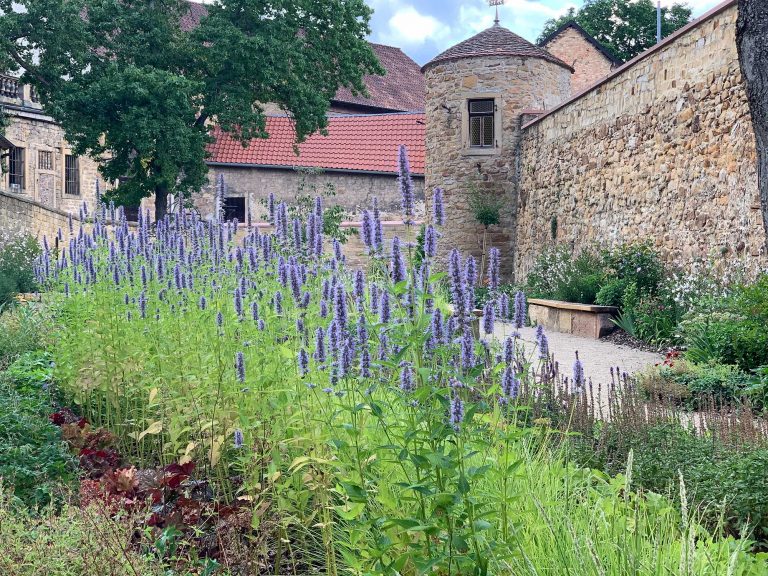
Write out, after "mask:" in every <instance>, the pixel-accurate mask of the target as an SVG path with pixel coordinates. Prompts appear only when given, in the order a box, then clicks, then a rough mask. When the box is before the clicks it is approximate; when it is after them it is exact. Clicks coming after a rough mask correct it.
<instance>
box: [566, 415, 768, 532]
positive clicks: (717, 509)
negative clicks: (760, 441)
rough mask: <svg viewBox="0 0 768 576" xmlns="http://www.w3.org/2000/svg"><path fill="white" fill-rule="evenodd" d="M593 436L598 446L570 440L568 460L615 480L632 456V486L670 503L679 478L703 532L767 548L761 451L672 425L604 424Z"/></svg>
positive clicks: (767, 453)
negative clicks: (745, 539) (739, 538)
mask: <svg viewBox="0 0 768 576" xmlns="http://www.w3.org/2000/svg"><path fill="white" fill-rule="evenodd" d="M599 436H600V440H599V442H598V441H597V440H596V439H594V438H593V439H590V438H589V437H574V438H572V439H571V440H570V441H569V446H570V448H569V450H570V455H571V457H572V458H573V459H575V460H576V461H577V462H578V463H580V464H582V465H586V466H590V467H594V468H598V469H600V470H602V471H603V472H605V473H606V474H610V475H615V474H621V473H622V472H624V471H625V469H626V465H627V459H628V457H629V452H630V451H632V454H633V458H632V481H633V484H635V485H636V486H639V487H642V488H644V489H645V490H650V491H652V492H656V493H659V494H664V495H667V496H669V497H670V498H671V499H672V500H676V498H675V496H676V495H677V494H678V493H679V486H680V479H679V475H680V474H682V476H683V480H684V481H685V484H686V491H687V493H688V497H689V500H690V502H689V506H690V507H691V508H697V509H698V510H699V513H700V514H701V519H702V521H703V523H704V524H705V525H706V526H707V527H708V528H709V529H712V530H714V529H717V528H719V527H722V528H723V529H724V530H725V531H726V533H729V534H732V535H742V536H744V537H749V536H750V535H751V536H752V537H753V538H754V539H755V540H757V541H759V542H761V544H760V545H761V547H766V545H768V483H766V482H765V471H766V470H768V449H767V448H762V447H746V446H743V447H741V448H738V449H735V448H734V447H732V446H726V445H725V444H722V443H720V442H718V441H713V439H712V438H707V437H701V436H698V435H696V434H694V433H692V432H691V431H689V430H687V429H685V428H683V427H682V426H681V425H680V424H678V423H673V422H669V423H665V424H657V425H654V426H650V427H648V428H646V429H627V428H621V427H618V426H615V425H612V424H605V426H604V428H603V429H602V430H601V431H600V433H599Z"/></svg>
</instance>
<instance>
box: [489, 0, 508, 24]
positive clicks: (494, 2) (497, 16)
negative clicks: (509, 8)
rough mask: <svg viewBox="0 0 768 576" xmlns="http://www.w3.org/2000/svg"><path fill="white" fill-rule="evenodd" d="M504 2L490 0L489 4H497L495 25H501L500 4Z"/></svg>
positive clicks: (502, 0) (501, 0)
mask: <svg viewBox="0 0 768 576" xmlns="http://www.w3.org/2000/svg"><path fill="white" fill-rule="evenodd" d="M503 4H504V0H488V6H496V20H494V21H493V24H494V25H495V26H498V25H499V6H502V5H503Z"/></svg>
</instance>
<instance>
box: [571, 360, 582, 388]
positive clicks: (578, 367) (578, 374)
mask: <svg viewBox="0 0 768 576" xmlns="http://www.w3.org/2000/svg"><path fill="white" fill-rule="evenodd" d="M573 385H574V387H576V388H581V387H583V386H584V365H583V364H582V363H581V360H579V353H578V351H577V352H576V360H575V361H574V363H573Z"/></svg>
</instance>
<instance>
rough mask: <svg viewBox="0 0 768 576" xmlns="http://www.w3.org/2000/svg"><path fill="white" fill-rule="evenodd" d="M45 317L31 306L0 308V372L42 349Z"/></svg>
mask: <svg viewBox="0 0 768 576" xmlns="http://www.w3.org/2000/svg"><path fill="white" fill-rule="evenodd" d="M45 327H46V315H45V314H44V313H43V312H42V311H41V310H39V309H37V308H33V307H31V306H0V370H4V369H5V368H6V367H8V366H9V365H10V364H11V363H13V361H14V360H16V359H17V358H18V357H19V356H21V355H22V354H24V353H26V352H31V351H33V350H37V349H39V348H41V347H42V344H43V332H44V330H45Z"/></svg>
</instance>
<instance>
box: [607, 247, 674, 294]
mask: <svg viewBox="0 0 768 576" xmlns="http://www.w3.org/2000/svg"><path fill="white" fill-rule="evenodd" d="M603 265H604V267H605V269H606V271H607V273H608V276H609V277H612V278H615V279H618V280H623V281H624V282H625V283H626V284H629V283H634V284H635V285H636V286H637V288H638V291H639V292H640V293H641V294H655V293H656V290H657V289H658V287H659V285H660V284H661V281H662V279H663V278H664V275H665V269H664V263H663V262H662V260H661V257H660V256H659V253H658V252H657V251H656V250H654V249H653V247H652V246H651V245H650V244H649V243H647V242H633V243H630V244H622V245H620V246H618V247H616V248H613V249H611V250H604V251H603Z"/></svg>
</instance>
